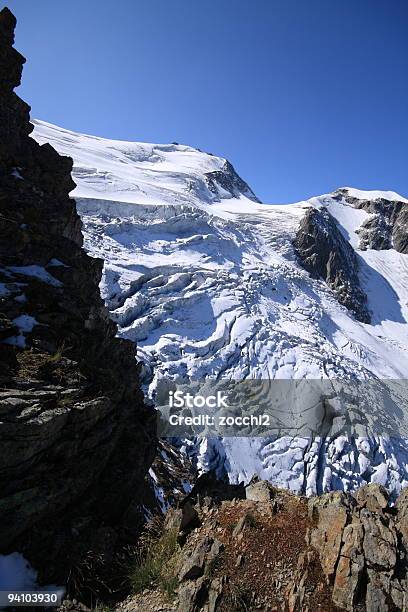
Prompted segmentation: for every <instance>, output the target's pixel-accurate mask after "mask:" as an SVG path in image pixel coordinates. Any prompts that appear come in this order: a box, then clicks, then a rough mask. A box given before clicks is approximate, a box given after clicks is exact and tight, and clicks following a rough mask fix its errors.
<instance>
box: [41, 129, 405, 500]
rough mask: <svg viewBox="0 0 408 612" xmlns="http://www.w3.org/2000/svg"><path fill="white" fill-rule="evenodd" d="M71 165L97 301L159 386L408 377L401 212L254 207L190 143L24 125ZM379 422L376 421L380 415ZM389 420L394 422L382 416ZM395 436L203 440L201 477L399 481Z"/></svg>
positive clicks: (319, 482)
mask: <svg viewBox="0 0 408 612" xmlns="http://www.w3.org/2000/svg"><path fill="white" fill-rule="evenodd" d="M34 123H35V130H34V133H33V136H34V138H35V139H36V140H37V141H38V142H40V143H45V142H50V143H51V144H52V145H53V146H54V147H55V148H56V149H57V151H58V152H59V153H62V154H65V155H69V156H71V157H72V158H73V159H74V171H73V177H74V180H75V182H76V183H77V187H76V189H75V190H74V192H73V193H72V195H73V196H74V197H75V199H76V201H77V208H78V211H79V213H80V215H81V217H82V220H83V223H84V232H85V244H86V248H87V250H88V252H89V253H90V254H91V255H93V256H95V257H100V258H102V259H103V260H104V262H105V266H104V275H103V280H102V283H101V293H102V296H103V298H104V299H105V301H106V303H107V305H108V308H109V310H110V312H111V316H112V318H113V320H114V321H116V322H117V324H118V325H119V330H120V331H119V334H120V336H122V337H125V338H128V339H131V340H133V341H135V342H136V343H137V347H138V356H139V359H140V360H141V361H142V362H143V364H144V383H145V385H146V387H147V388H148V389H149V392H150V393H153V391H154V389H155V388H156V386H157V383H158V381H160V380H162V379H172V378H173V379H176V378H178V379H179V378H180V377H185V378H186V379H192V380H200V379H203V378H213V379H219V378H230V379H238V380H240V379H267V380H274V379H305V378H308V379H322V378H323V379H325V378H328V379H357V380H367V379H372V378H378V379H395V380H403V379H407V378H408V325H407V321H408V240H407V237H408V236H407V232H408V219H407V212H406V211H407V209H408V206H407V204H408V201H407V200H405V199H404V198H403V197H401V196H399V195H398V194H396V193H394V192H383V191H370V192H368V191H359V190H356V189H351V188H344V189H340V190H338V191H336V192H334V193H332V194H327V195H323V196H319V197H316V198H312V199H310V200H308V201H303V202H299V203H296V204H290V205H266V204H261V203H260V202H259V200H258V199H257V198H256V196H255V195H254V193H253V192H252V191H251V189H250V188H249V187H248V185H247V184H246V183H245V182H244V181H243V180H242V179H240V177H239V176H238V175H237V174H236V172H235V170H234V169H233V167H232V166H231V164H229V163H228V162H227V161H226V160H224V159H222V158H219V157H216V156H213V155H209V154H207V153H203V152H201V151H199V150H198V149H194V148H191V147H188V146H183V145H178V144H169V145H156V144H146V143H134V142H123V141H113V140H106V139H102V138H97V137H94V136H86V135H82V134H77V133H74V132H71V131H68V130H65V129H62V128H58V127H55V126H52V125H50V124H47V123H44V122H40V121H35V122H34ZM388 416H389V415H385V417H386V418H388ZM393 418H394V416H393ZM405 421H406V418H405V415H404V414H399V415H397V416H395V431H396V433H398V431H400V433H401V435H399V436H392V437H391V438H390V437H386V436H383V435H380V434H379V435H374V434H372V435H365V436H364V435H361V436H359V437H358V438H356V439H354V438H348V437H347V436H344V435H339V434H338V433H337V434H336V432H334V431H333V432H330V433H329V434H328V435H326V436H325V437H318V438H315V439H309V438H305V437H290V436H282V437H279V438H274V437H269V438H254V437H252V438H244V437H242V438H206V439H204V440H202V441H200V442H198V443H197V445H198V446H197V447H196V449H195V450H196V452H197V456H198V461H199V465H200V467H201V468H202V469H209V468H213V467H215V468H217V469H219V470H220V471H222V470H225V471H227V472H228V474H229V477H230V479H231V481H233V482H237V481H239V480H242V479H243V480H246V481H248V480H249V479H250V478H251V476H252V475H253V473H257V474H258V475H259V476H260V477H261V478H264V479H269V480H271V481H272V482H274V483H276V484H278V485H281V486H286V487H288V488H290V489H292V490H295V491H304V492H307V493H308V494H311V493H314V492H318V493H320V492H322V491H326V490H330V489H338V488H344V489H353V488H356V487H358V486H360V485H361V484H364V483H365V482H366V481H376V482H381V483H383V484H385V485H386V486H388V487H389V488H390V489H391V490H393V491H395V492H397V491H399V489H400V488H401V486H404V485H406V484H408V443H407V442H406V440H405V436H403V432H404V424H405Z"/></svg>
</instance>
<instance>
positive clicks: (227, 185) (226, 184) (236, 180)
mask: <svg viewBox="0 0 408 612" xmlns="http://www.w3.org/2000/svg"><path fill="white" fill-rule="evenodd" d="M205 176H206V178H207V184H208V189H209V190H210V191H212V192H213V193H218V190H219V188H220V187H221V188H222V189H224V191H227V192H228V193H229V194H230V195H231V196H232V197H239V195H240V194H241V193H243V194H244V195H245V196H246V197H247V198H249V199H250V200H253V201H254V202H260V200H258V198H257V197H256V195H255V194H254V192H253V191H252V189H251V188H250V187H249V185H248V184H247V183H246V182H245V181H244V180H243V179H242V178H241V177H240V176H239V175H238V174H237V172H236V171H235V168H234V166H233V165H232V164H231V163H230V162H229V161H226V162H225V164H224V166H223V169H222V171H214V172H207V174H206V175H205Z"/></svg>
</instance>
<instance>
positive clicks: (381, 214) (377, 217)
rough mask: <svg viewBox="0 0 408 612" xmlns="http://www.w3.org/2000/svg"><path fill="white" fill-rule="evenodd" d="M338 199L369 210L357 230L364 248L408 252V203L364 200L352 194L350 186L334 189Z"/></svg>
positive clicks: (378, 199) (379, 199)
mask: <svg viewBox="0 0 408 612" xmlns="http://www.w3.org/2000/svg"><path fill="white" fill-rule="evenodd" d="M334 195H335V197H336V198H337V199H339V200H342V201H344V202H346V203H347V204H350V205H352V206H354V207H355V208H360V209H362V210H365V211H366V212H368V213H370V214H371V215H372V216H371V217H369V218H368V219H367V220H366V221H364V222H363V223H362V225H361V227H360V229H359V231H358V232H357V233H358V234H359V236H360V245H359V246H360V248H361V249H367V248H370V249H376V250H382V249H391V248H394V249H395V250H396V251H399V252H400V253H408V205H407V203H406V202H401V201H398V200H386V199H385V198H377V199H375V200H364V199H359V198H355V197H353V196H352V195H351V194H350V193H349V192H348V190H347V189H338V190H337V191H335V192H334Z"/></svg>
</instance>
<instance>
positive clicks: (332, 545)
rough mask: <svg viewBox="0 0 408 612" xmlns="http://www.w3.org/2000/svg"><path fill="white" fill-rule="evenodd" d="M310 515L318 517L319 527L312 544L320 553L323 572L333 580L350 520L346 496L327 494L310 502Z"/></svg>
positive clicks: (312, 538)
mask: <svg viewBox="0 0 408 612" xmlns="http://www.w3.org/2000/svg"><path fill="white" fill-rule="evenodd" d="M311 508H312V509H311ZM309 514H311V515H312V516H314V517H317V526H316V528H315V529H314V530H313V531H312V533H311V537H310V542H311V544H312V546H314V547H315V548H316V550H317V551H318V552H319V555H320V563H321V565H322V568H323V572H324V573H325V575H326V576H327V577H329V578H331V577H332V576H333V575H334V572H335V568H336V565H337V561H338V558H339V554H340V548H341V544H342V537H343V530H344V528H345V526H346V524H347V519H348V508H347V505H346V504H345V496H344V494H342V493H340V492H335V493H327V494H326V495H323V496H322V497H320V498H319V497H318V498H315V499H314V500H310V501H309Z"/></svg>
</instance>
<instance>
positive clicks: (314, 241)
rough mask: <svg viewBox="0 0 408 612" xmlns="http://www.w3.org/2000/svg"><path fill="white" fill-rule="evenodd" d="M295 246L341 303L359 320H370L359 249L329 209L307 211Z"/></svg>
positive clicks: (303, 259)
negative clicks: (360, 275) (359, 268)
mask: <svg viewBox="0 0 408 612" xmlns="http://www.w3.org/2000/svg"><path fill="white" fill-rule="evenodd" d="M294 246H295V249H296V253H297V255H298V256H299V258H300V259H301V261H302V264H303V265H304V267H305V268H306V269H307V270H308V271H309V272H310V273H311V274H313V275H314V276H315V277H316V278H322V279H324V280H325V281H326V283H327V285H328V286H329V287H330V288H331V289H333V291H334V292H335V294H336V296H337V298H338V300H339V302H340V304H343V305H344V306H346V307H347V308H348V309H349V310H351V312H353V313H354V315H355V316H356V317H357V319H358V320H359V321H361V322H363V323H370V314H369V312H368V310H367V296H366V294H365V293H364V291H363V290H362V288H361V286H360V281H359V276H358V258H357V255H356V252H355V251H354V249H353V248H352V247H351V246H350V244H349V242H348V241H347V240H346V239H345V238H344V236H343V234H342V233H341V231H340V229H339V227H338V224H337V223H336V220H335V219H334V217H333V216H332V215H331V214H330V213H329V212H328V210H327V209H326V208H324V207H322V208H320V209H317V208H310V209H309V210H307V211H306V213H305V215H304V217H303V218H302V220H301V222H300V224H299V229H298V231H297V233H296V238H295V241H294Z"/></svg>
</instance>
